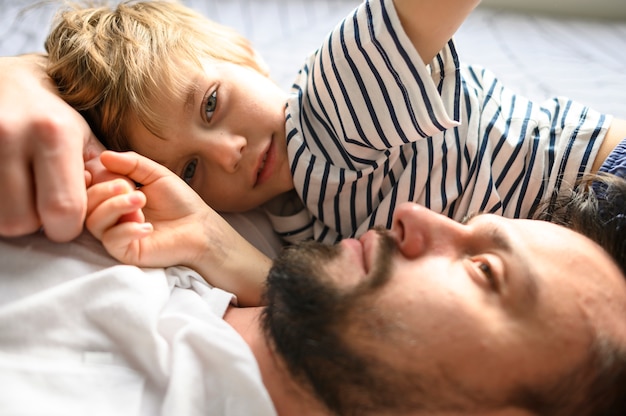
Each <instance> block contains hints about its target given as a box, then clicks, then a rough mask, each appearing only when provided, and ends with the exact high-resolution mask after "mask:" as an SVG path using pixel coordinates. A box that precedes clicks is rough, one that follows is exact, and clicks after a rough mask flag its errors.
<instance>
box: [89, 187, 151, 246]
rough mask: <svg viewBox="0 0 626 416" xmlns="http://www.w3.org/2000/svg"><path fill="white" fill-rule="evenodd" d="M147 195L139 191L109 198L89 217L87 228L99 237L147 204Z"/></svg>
mask: <svg viewBox="0 0 626 416" xmlns="http://www.w3.org/2000/svg"><path fill="white" fill-rule="evenodd" d="M145 201H146V198H145V195H144V194H143V193H141V192H139V191H133V192H131V193H125V194H122V195H118V196H115V197H112V198H109V199H107V200H106V201H104V202H103V203H102V204H101V205H99V206H98V207H96V208H95V209H94V210H93V212H92V213H91V214H90V215H89V216H88V217H87V220H86V222H85V225H86V226H87V229H88V230H89V231H90V232H91V233H92V234H93V235H94V236H95V237H96V238H98V239H102V237H103V235H104V233H105V232H106V231H107V230H109V229H111V228H113V227H114V226H115V225H116V224H118V223H119V222H120V220H121V219H122V218H124V216H126V215H132V214H133V213H134V212H135V211H137V210H138V209H140V208H141V207H142V206H143V205H144V204H145Z"/></svg>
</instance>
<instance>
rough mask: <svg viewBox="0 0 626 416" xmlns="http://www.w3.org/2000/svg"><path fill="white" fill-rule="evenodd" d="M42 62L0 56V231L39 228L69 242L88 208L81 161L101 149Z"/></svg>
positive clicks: (8, 232) (25, 231)
mask: <svg viewBox="0 0 626 416" xmlns="http://www.w3.org/2000/svg"><path fill="white" fill-rule="evenodd" d="M44 67H45V58H43V57H38V56H20V57H3V58H0V75H1V76H0V190H2V193H3V200H2V202H1V203H0V236H6V237H12V236H20V235H25V234H30V233H33V232H35V231H37V230H38V229H40V228H41V227H43V230H44V232H45V234H46V235H47V236H48V237H49V238H50V239H51V240H54V241H69V240H72V239H73V238H75V237H76V236H78V234H80V232H81V231H82V229H83V222H84V219H85V214H86V211H87V194H86V186H85V185H86V184H85V182H86V180H90V175H87V176H86V173H85V168H84V162H85V161H86V160H89V159H91V158H93V157H95V156H97V155H98V154H99V153H100V152H101V151H102V149H103V148H102V145H100V143H99V142H98V141H97V140H96V138H95V137H94V135H93V134H92V132H91V130H90V128H89V126H88V124H87V123H86V121H85V120H84V119H83V117H82V116H81V115H80V114H79V113H78V112H76V111H75V110H74V109H73V108H71V107H70V106H69V105H68V104H67V103H65V101H63V100H62V99H61V98H60V97H59V96H58V95H57V93H56V87H55V86H54V84H53V83H52V81H51V80H50V79H49V78H48V76H47V75H46V74H45V70H44ZM86 178H87V179H86Z"/></svg>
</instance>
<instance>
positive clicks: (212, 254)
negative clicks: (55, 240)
mask: <svg viewBox="0 0 626 416" xmlns="http://www.w3.org/2000/svg"><path fill="white" fill-rule="evenodd" d="M100 159H101V161H102V163H103V164H104V166H105V167H106V168H107V169H108V170H109V171H110V172H112V173H115V174H117V175H122V176H125V177H128V178H130V179H132V180H133V181H135V182H137V183H141V184H142V186H141V187H140V188H139V189H136V188H135V185H134V184H133V185H129V182H127V181H126V182H125V181H120V180H115V181H105V182H101V183H98V184H95V185H94V186H92V187H91V188H90V189H89V191H88V196H89V204H88V214H87V222H86V225H87V229H89V231H90V232H91V233H92V234H93V235H94V236H95V237H96V238H98V239H99V240H101V241H102V243H103V245H104V246H105V247H106V249H107V251H108V252H109V254H111V255H112V256H113V257H115V258H116V259H117V260H119V261H121V262H123V263H127V264H134V265H137V266H143V267H169V266H174V265H183V266H188V267H190V268H192V269H194V270H195V271H197V272H198V273H200V275H202V277H203V278H204V279H206V280H207V282H209V283H210V284H212V285H214V286H217V287H220V288H222V289H224V290H227V291H230V292H232V293H234V294H236V295H237V298H238V300H239V304H240V305H241V306H256V305H259V304H260V302H261V293H262V289H263V285H264V282H265V278H266V276H267V273H268V271H269V268H270V266H271V260H270V259H269V258H267V257H266V256H265V255H263V254H262V253H261V252H260V251H258V250H257V249H256V248H255V247H254V246H252V245H251V244H250V243H248V242H247V241H246V240H245V239H244V238H243V237H241V236H240V235H239V234H238V233H237V232H236V231H235V230H234V229H233V228H232V227H231V226H230V224H228V222H226V220H224V219H223V218H222V216H221V215H219V214H218V213H216V212H215V211H214V210H212V209H211V208H210V207H209V206H207V205H206V204H205V203H204V201H203V200H202V199H201V198H200V197H199V196H198V194H196V193H195V192H194V191H193V190H192V189H191V188H190V187H189V186H188V185H187V184H186V183H185V182H183V180H182V179H180V178H179V177H178V176H176V175H175V174H174V173H173V172H171V171H170V170H168V169H167V168H166V167H164V166H162V165H160V164H158V163H156V162H153V161H151V160H149V159H147V158H145V157H143V156H140V155H138V154H136V153H130V152H129V153H114V152H104V153H103V154H102V156H101V157H100ZM138 210H142V211H143V214H144V215H145V220H146V221H148V222H147V223H146V222H144V218H143V216H138V215H137V211H138ZM129 215H130V216H131V218H129V217H128V216H129Z"/></svg>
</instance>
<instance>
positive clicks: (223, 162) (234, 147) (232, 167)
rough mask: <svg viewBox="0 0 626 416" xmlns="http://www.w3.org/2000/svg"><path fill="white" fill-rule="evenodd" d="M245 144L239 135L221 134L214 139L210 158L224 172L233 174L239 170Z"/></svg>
mask: <svg viewBox="0 0 626 416" xmlns="http://www.w3.org/2000/svg"><path fill="white" fill-rule="evenodd" d="M247 144H248V141H247V140H246V138H245V137H243V136H241V135H238V134H232V133H226V132H222V133H220V134H218V135H217V136H216V138H215V144H214V146H213V149H211V150H210V153H211V155H210V157H211V159H212V160H213V161H214V162H215V163H217V164H218V165H219V166H220V167H221V168H222V169H224V170H225V171H226V172H228V173H234V172H236V171H237V170H238V169H239V165H240V163H241V160H242V156H243V151H244V149H245V148H246V146H247Z"/></svg>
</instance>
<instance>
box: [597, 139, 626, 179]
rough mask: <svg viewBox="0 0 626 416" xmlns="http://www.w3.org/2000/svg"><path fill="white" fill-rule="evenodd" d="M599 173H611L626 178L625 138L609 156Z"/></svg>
mask: <svg viewBox="0 0 626 416" xmlns="http://www.w3.org/2000/svg"><path fill="white" fill-rule="evenodd" d="M599 172H606V173H611V174H613V175H616V176H619V177H620V178H626V138H624V140H622V141H621V142H620V143H619V144H618V145H617V146H615V149H613V151H612V152H611V153H610V154H609V156H608V157H607V158H606V160H605V161H604V163H603V164H602V166H600V169H599Z"/></svg>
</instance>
